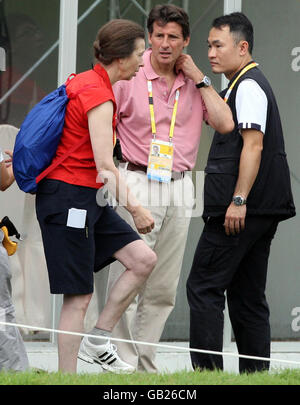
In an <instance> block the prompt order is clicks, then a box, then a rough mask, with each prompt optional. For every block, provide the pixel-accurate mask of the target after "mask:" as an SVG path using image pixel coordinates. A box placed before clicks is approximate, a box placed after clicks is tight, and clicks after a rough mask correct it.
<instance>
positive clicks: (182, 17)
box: [147, 4, 190, 39]
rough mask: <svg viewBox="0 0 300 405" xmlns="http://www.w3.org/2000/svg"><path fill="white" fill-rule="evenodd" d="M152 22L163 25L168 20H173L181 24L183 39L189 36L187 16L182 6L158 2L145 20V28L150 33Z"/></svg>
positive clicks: (168, 21)
mask: <svg viewBox="0 0 300 405" xmlns="http://www.w3.org/2000/svg"><path fill="white" fill-rule="evenodd" d="M154 22H156V23H157V24H158V25H160V26H165V25H166V24H168V23H170V22H175V23H177V24H179V25H180V26H181V28H182V35H183V38H184V39H187V38H188V37H189V36H190V23H189V16H188V15H187V13H186V12H185V11H184V10H183V8H180V7H177V6H174V4H163V5H159V4H158V5H157V6H155V7H153V9H152V10H151V11H150V13H149V17H148V20H147V28H148V31H149V33H150V34H152V32H153V23H154Z"/></svg>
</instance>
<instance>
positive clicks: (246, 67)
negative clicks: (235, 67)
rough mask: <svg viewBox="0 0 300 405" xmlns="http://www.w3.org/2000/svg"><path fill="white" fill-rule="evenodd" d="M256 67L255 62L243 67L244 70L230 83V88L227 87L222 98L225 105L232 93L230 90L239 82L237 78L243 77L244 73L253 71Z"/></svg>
mask: <svg viewBox="0 0 300 405" xmlns="http://www.w3.org/2000/svg"><path fill="white" fill-rule="evenodd" d="M256 66H258V63H256V62H252V63H250V64H249V65H247V66H245V67H244V69H243V70H242V71H241V72H240V74H239V75H238V77H237V78H236V79H235V80H234V81H233V82H232V83H231V86H230V87H229V89H228V90H227V92H226V94H225V97H224V101H225V103H227V101H228V99H229V96H230V93H231V91H232V89H233V88H234V86H235V84H236V82H237V81H238V80H239V78H240V77H241V76H243V74H245V73H246V72H248V70H250V69H253V68H254V67H256Z"/></svg>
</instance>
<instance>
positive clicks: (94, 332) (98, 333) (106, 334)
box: [88, 327, 111, 345]
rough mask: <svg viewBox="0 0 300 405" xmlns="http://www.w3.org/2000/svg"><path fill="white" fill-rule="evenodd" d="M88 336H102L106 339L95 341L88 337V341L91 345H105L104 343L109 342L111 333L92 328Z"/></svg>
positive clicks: (95, 339)
mask: <svg viewBox="0 0 300 405" xmlns="http://www.w3.org/2000/svg"><path fill="white" fill-rule="evenodd" d="M88 334H89V335H94V336H103V337H106V338H107V339H97V338H93V337H88V341H89V342H90V343H92V344H93V345H105V344H106V343H108V342H109V340H110V337H111V332H109V331H107V330H103V329H100V328H96V327H94V328H93V329H92V330H91V331H90V332H89V333H88Z"/></svg>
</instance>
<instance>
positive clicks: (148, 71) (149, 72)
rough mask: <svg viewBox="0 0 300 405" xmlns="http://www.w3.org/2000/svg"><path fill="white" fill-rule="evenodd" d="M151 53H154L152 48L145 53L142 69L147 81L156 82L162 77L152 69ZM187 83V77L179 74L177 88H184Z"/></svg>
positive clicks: (176, 82) (176, 81)
mask: <svg viewBox="0 0 300 405" xmlns="http://www.w3.org/2000/svg"><path fill="white" fill-rule="evenodd" d="M151 53H152V49H151V48H148V49H147V50H146V51H145V52H144V66H143V67H142V69H143V71H144V74H145V76H146V79H147V80H155V79H159V77H160V76H159V75H158V74H157V73H156V72H155V70H154V69H153V67H152V64H151V59H150V58H151ZM185 83H186V77H185V75H184V74H183V73H182V72H179V73H178V75H177V77H176V80H175V85H176V88H179V87H181V86H183V85H184V84H185Z"/></svg>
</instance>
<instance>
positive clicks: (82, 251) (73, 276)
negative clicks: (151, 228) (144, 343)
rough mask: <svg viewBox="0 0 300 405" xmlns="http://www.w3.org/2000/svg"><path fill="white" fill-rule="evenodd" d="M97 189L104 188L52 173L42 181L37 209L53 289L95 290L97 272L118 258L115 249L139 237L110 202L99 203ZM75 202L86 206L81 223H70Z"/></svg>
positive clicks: (69, 291)
mask: <svg viewBox="0 0 300 405" xmlns="http://www.w3.org/2000/svg"><path fill="white" fill-rule="evenodd" d="M97 192H98V193H101V190H100V191H98V190H97V189H94V188H90V187H83V186H76V185H72V184H68V183H65V182H62V181H59V180H52V179H46V180H43V181H42V182H41V183H40V184H39V186H38V190H37V195H36V213H37V218H38V221H39V224H40V228H41V232H42V239H43V244H44V251H45V257H46V262H47V267H48V273H49V282H50V291H51V293H52V294H89V293H91V292H93V285H94V277H93V272H97V271H99V270H101V269H102V268H104V267H105V266H107V265H109V264H110V263H112V262H113V261H115V258H114V257H113V254H114V253H115V252H116V251H118V250H119V249H121V248H122V247H124V246H126V245H127V244H128V243H131V242H133V241H135V240H138V239H140V237H139V235H138V234H137V233H136V232H135V231H134V230H133V229H132V228H131V227H130V225H128V224H127V223H126V222H125V221H124V220H123V219H122V218H121V217H120V216H119V215H118V214H117V213H116V212H115V211H114V210H113V209H112V208H111V207H110V206H109V205H107V204H106V205H105V206H99V205H98V204H97V201H96V196H97ZM102 201H103V199H102ZM101 205H104V204H101ZM71 208H75V209H81V210H86V211H87V214H86V219H85V224H84V225H83V226H82V227H81V228H75V227H70V226H67V220H68V213H69V210H70V209H71Z"/></svg>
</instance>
